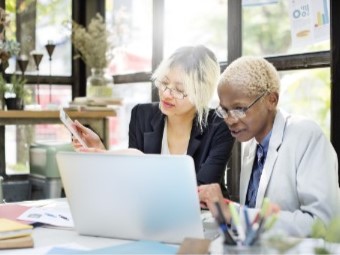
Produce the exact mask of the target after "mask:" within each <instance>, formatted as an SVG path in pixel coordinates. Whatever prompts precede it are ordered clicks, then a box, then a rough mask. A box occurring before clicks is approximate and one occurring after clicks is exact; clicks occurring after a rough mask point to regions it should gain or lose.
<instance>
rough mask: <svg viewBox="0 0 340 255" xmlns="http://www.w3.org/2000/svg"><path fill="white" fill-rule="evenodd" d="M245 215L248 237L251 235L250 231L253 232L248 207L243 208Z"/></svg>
mask: <svg viewBox="0 0 340 255" xmlns="http://www.w3.org/2000/svg"><path fill="white" fill-rule="evenodd" d="M243 214H244V220H245V222H246V235H248V234H249V233H250V231H252V227H251V224H250V220H249V215H248V207H247V206H244V207H243Z"/></svg>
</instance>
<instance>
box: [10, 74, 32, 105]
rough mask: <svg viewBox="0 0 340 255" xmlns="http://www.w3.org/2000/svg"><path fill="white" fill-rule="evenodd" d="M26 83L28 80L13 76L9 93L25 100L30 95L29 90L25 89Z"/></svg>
mask: <svg viewBox="0 0 340 255" xmlns="http://www.w3.org/2000/svg"><path fill="white" fill-rule="evenodd" d="M26 82H27V80H26V79H25V78H24V77H22V76H19V75H15V74H13V75H12V76H11V85H10V87H9V89H8V92H9V93H12V94H14V95H15V97H17V98H22V99H24V98H25V97H26V96H28V95H29V90H28V89H26V88H25V84H26Z"/></svg>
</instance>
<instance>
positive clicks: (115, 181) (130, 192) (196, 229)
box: [56, 152, 204, 244]
mask: <svg viewBox="0 0 340 255" xmlns="http://www.w3.org/2000/svg"><path fill="white" fill-rule="evenodd" d="M56 158H57V163H58V167H59V171H60V175H61V179H62V182H63V186H64V189H65V194H66V197H67V199H68V202H69V205H70V209H71V213H72V217H73V220H74V224H75V229H76V231H77V232H78V233H79V234H82V235H90V236H100V237H111V238H119V239H133V240H141V239H143V240H153V241H160V242H166V243H175V244H178V243H181V242H182V241H183V239H184V238H186V237H192V238H204V234H203V226H202V221H201V216H200V205H199V198H198V193H197V186H196V185H197V184H196V174H195V168H194V162H193V159H192V158H191V157H190V156H187V155H171V156H170V155H151V154H143V155H113V154H108V153H78V152H58V153H57V155H56Z"/></svg>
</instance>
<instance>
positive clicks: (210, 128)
mask: <svg viewBox="0 0 340 255" xmlns="http://www.w3.org/2000/svg"><path fill="white" fill-rule="evenodd" d="M158 105H159V104H158V103H150V104H138V105H136V106H135V107H134V108H133V109H132V112H131V120H130V125H129V148H136V149H138V150H140V151H142V152H144V153H150V154H159V153H161V147H162V138H163V131H164V123H165V121H164V120H165V115H164V114H163V113H162V112H161V110H160V109H159V106H158ZM196 119H197V118H196ZM233 144H234V138H233V137H232V136H231V134H230V132H229V129H228V127H227V125H226V124H225V123H224V121H223V119H221V118H219V117H218V116H216V114H215V111H214V110H210V111H209V116H208V125H207V126H206V127H205V128H204V129H203V132H202V131H201V130H200V128H199V127H198V125H197V122H196V121H194V122H193V127H192V130H191V135H190V140H189V145H188V150H187V154H188V155H190V156H191V157H192V158H193V159H194V163H195V169H196V177H197V184H198V185H201V184H209V183H220V184H221V188H222V191H223V194H224V195H225V196H228V195H227V190H226V187H225V170H226V165H227V162H228V160H229V157H230V155H231V150H232V147H233Z"/></svg>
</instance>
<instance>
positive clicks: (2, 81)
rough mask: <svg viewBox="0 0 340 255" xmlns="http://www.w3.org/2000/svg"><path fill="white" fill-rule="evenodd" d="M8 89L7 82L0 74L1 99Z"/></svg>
mask: <svg viewBox="0 0 340 255" xmlns="http://www.w3.org/2000/svg"><path fill="white" fill-rule="evenodd" d="M7 91H8V87H7V83H6V80H5V79H4V77H3V76H2V74H0V99H2V98H3V97H4V95H5V93H6V92H7Z"/></svg>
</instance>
